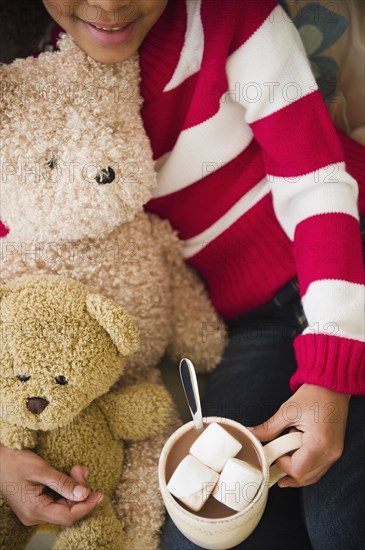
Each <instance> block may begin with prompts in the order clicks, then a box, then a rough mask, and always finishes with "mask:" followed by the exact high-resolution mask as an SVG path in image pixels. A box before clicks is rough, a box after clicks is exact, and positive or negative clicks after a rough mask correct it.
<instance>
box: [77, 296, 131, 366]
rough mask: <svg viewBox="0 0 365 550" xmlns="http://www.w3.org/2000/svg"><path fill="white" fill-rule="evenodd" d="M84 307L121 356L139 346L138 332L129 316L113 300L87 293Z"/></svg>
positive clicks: (128, 353)
mask: <svg viewBox="0 0 365 550" xmlns="http://www.w3.org/2000/svg"><path fill="white" fill-rule="evenodd" d="M86 309H87V311H88V312H89V313H90V315H91V317H93V318H94V319H95V320H96V321H97V322H98V323H99V325H100V326H102V327H103V329H105V330H106V331H107V333H108V334H109V336H110V338H111V339H112V340H113V342H114V344H115V345H116V346H117V348H118V350H119V352H120V353H121V354H122V355H123V356H127V355H130V354H131V353H134V352H135V351H137V350H138V348H139V334H138V329H137V326H136V325H135V323H134V322H133V321H132V319H131V317H129V315H128V314H127V313H125V312H124V311H123V309H122V308H121V307H120V306H119V305H118V304H116V303H115V302H114V301H113V300H110V299H109V298H106V297H105V296H101V294H88V296H87V297H86Z"/></svg>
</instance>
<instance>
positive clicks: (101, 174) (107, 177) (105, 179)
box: [95, 166, 115, 185]
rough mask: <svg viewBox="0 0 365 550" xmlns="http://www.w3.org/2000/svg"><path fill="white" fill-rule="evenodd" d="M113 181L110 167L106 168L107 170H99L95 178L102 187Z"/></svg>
mask: <svg viewBox="0 0 365 550" xmlns="http://www.w3.org/2000/svg"><path fill="white" fill-rule="evenodd" d="M114 180H115V172H114V170H113V168H112V167H111V166H108V168H101V169H100V170H99V171H98V173H97V174H96V176H95V181H96V182H97V183H100V184H102V185H104V184H105V183H111V182H112V181H114Z"/></svg>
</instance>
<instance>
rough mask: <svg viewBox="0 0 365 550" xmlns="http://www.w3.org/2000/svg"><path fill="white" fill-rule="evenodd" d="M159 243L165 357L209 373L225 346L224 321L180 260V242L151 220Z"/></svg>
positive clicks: (166, 226)
mask: <svg viewBox="0 0 365 550" xmlns="http://www.w3.org/2000/svg"><path fill="white" fill-rule="evenodd" d="M153 228H154V231H155V232H156V238H157V239H158V242H161V243H163V247H164V250H165V258H166V261H167V262H168V266H169V272H170V286H171V299H172V332H173V335H172V339H171V342H170V344H169V346H168V349H167V355H168V356H169V357H170V358H171V359H172V361H173V362H174V363H175V362H177V361H179V360H180V359H181V357H184V356H187V357H189V358H190V359H191V360H192V361H193V363H194V365H195V367H196V369H197V370H198V371H209V370H212V369H213V368H214V367H215V366H216V365H217V364H218V363H219V361H220V360H221V358H222V355H223V351H224V348H225V345H226V329H225V324H224V321H223V320H222V319H221V318H220V317H219V315H218V313H217V312H216V310H215V309H214V308H213V305H212V303H211V301H210V298H209V295H208V292H207V290H206V287H205V285H204V283H203V282H202V280H201V278H200V277H199V276H198V274H197V273H196V272H195V271H194V270H193V269H192V268H190V267H188V266H187V265H186V263H185V261H184V259H183V255H182V247H181V243H180V241H179V239H178V237H177V235H176V234H175V233H174V232H173V230H172V229H171V226H170V225H169V224H168V222H167V221H166V220H163V221H162V220H159V219H157V218H154V219H153Z"/></svg>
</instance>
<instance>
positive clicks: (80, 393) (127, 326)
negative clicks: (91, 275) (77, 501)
mask: <svg viewBox="0 0 365 550" xmlns="http://www.w3.org/2000/svg"><path fill="white" fill-rule="evenodd" d="M0 325H1V327H0V328H1V330H0V340H1V350H2V359H1V374H0V389H1V394H2V401H3V404H4V405H5V406H3V407H2V410H1V419H0V428H1V430H0V441H1V443H3V444H5V445H7V446H9V447H12V448H17V449H22V448H31V449H35V451H36V452H37V454H39V455H40V456H42V457H43V458H45V459H46V460H47V461H48V462H49V463H50V464H52V465H53V466H54V467H55V468H57V469H58V470H59V471H64V472H65V473H69V472H70V470H71V467H72V466H73V465H74V464H88V467H89V470H90V476H89V479H88V484H89V486H90V488H91V489H92V490H99V491H102V492H103V493H104V499H103V502H102V503H101V504H99V505H98V506H97V508H96V509H95V510H94V511H93V512H92V513H91V515H89V516H87V517H86V518H84V519H82V520H79V521H78V522H77V523H76V524H75V525H73V526H72V527H66V528H63V529H62V530H61V533H60V534H59V536H58V537H57V539H56V542H55V545H54V549H59V550H64V549H65V548H68V549H69V550H78V549H79V548H88V549H90V550H100V548H108V549H110V550H113V549H114V550H121V549H122V548H128V545H126V544H125V541H124V533H123V530H122V524H121V522H119V521H118V519H117V516H116V513H115V511H114V509H113V506H112V501H111V499H112V497H113V494H114V491H115V488H116V486H117V484H118V481H119V479H120V476H121V473H122V465H123V449H124V444H123V441H122V440H132V439H143V438H145V437H148V436H151V435H154V434H157V433H160V432H162V430H163V429H164V427H165V426H166V423H167V421H168V419H169V416H170V413H171V400H170V397H169V396H168V394H167V392H166V391H165V390H164V389H163V388H162V387H159V386H157V385H155V384H139V385H133V386H127V387H124V388H121V389H119V390H118V391H113V392H110V391H108V390H109V388H110V386H111V385H112V384H113V383H114V382H115V381H116V380H117V379H118V378H119V376H120V374H121V373H122V370H123V366H124V362H125V360H124V358H125V357H126V356H127V355H129V354H131V353H133V351H134V350H135V349H136V348H137V346H138V338H137V329H136V327H135V325H134V323H133V322H132V320H131V319H130V317H129V316H128V315H127V314H126V313H125V312H124V311H123V310H122V308H121V307H120V306H119V305H117V304H116V303H115V302H113V301H111V300H109V299H108V298H105V297H103V296H101V295H100V294H94V293H91V292H90V290H89V289H88V288H87V287H86V286H85V285H83V284H81V283H79V282H76V281H75V280H72V279H66V278H61V277H57V276H51V275H48V276H33V277H21V278H20V279H16V280H15V281H13V282H12V283H10V284H9V285H6V286H3V287H1V317H0ZM20 375H21V378H19V377H20ZM60 376H62V377H63V380H62V384H58V383H57V379H58V378H59V377H60ZM36 401H37V407H38V408H36V409H35V408H34V403H35V402H36ZM6 405H8V406H6ZM0 525H1V532H0V545H1V548H18V549H21V548H23V547H24V546H25V544H26V542H27V540H28V538H29V536H30V535H32V534H33V531H34V530H33V529H29V528H28V527H26V526H24V525H22V524H21V523H20V522H19V520H18V519H17V518H16V516H15V515H14V514H12V513H11V512H10V510H9V508H8V507H7V505H6V503H5V501H4V500H1V501H0Z"/></svg>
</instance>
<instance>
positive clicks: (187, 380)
mask: <svg viewBox="0 0 365 550" xmlns="http://www.w3.org/2000/svg"><path fill="white" fill-rule="evenodd" d="M179 370H180V378H181V382H182V385H183V388H184V392H185V396H186V399H187V402H188V405H189V409H190V412H191V416H192V417H193V421H194V426H195V429H196V430H200V429H201V428H202V427H203V415H202V409H201V405H200V397H199V388H198V381H197V379H196V374H195V369H194V365H193V363H192V362H191V361H190V359H187V358H186V357H184V358H183V359H181V361H180V366H179Z"/></svg>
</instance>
